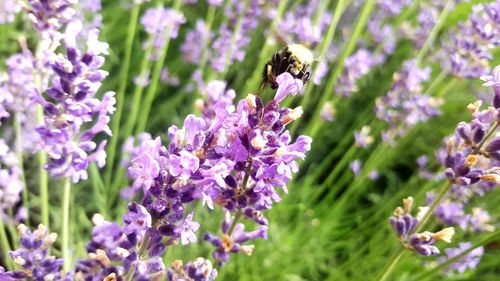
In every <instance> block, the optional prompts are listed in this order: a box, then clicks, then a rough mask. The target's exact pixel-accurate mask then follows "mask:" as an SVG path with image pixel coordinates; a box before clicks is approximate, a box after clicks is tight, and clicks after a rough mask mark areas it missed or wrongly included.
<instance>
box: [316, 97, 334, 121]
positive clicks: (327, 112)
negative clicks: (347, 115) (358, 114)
mask: <svg viewBox="0 0 500 281" xmlns="http://www.w3.org/2000/svg"><path fill="white" fill-rule="evenodd" d="M335 113H336V110H335V107H334V106H333V104H332V102H330V101H327V102H325V103H324V104H323V106H322V107H321V111H320V113H319V114H320V116H321V119H323V120H324V121H327V122H331V121H333V119H334V118H335Z"/></svg>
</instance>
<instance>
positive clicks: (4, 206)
mask: <svg viewBox="0 0 500 281" xmlns="http://www.w3.org/2000/svg"><path fill="white" fill-rule="evenodd" d="M21 176H22V171H21V168H20V167H19V161H18V159H17V156H16V155H15V154H14V153H13V152H12V151H10V149H9V147H8V146H7V144H6V143H5V141H4V140H3V139H0V219H1V220H2V221H3V222H4V223H12V222H14V221H19V220H21V219H23V217H24V215H23V213H24V212H25V209H24V208H21V209H19V210H18V212H17V215H16V217H14V218H13V217H11V215H10V213H11V212H10V211H14V208H15V207H16V205H17V203H18V202H19V201H21V198H20V195H21V192H22V191H23V188H24V183H23V181H22V178H21Z"/></svg>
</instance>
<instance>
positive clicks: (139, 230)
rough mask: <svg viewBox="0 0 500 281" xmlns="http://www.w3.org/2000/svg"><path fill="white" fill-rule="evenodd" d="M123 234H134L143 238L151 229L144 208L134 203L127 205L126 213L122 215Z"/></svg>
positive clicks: (147, 214)
mask: <svg viewBox="0 0 500 281" xmlns="http://www.w3.org/2000/svg"><path fill="white" fill-rule="evenodd" d="M123 222H124V225H125V227H124V229H123V230H124V232H125V233H126V234H131V233H136V234H139V236H143V235H144V233H145V232H146V231H147V230H148V229H149V228H151V215H150V214H149V212H148V211H147V210H146V208H144V206H141V205H139V204H136V203H130V204H129V205H128V212H127V213H126V214H125V215H123Z"/></svg>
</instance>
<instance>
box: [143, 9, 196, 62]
mask: <svg viewBox="0 0 500 281" xmlns="http://www.w3.org/2000/svg"><path fill="white" fill-rule="evenodd" d="M185 22H186V18H184V15H183V14H182V13H180V12H178V11H176V10H174V9H166V8H163V7H157V8H149V9H147V10H146V12H144V15H143V16H142V17H141V24H142V26H143V27H144V30H146V32H147V33H149V35H150V36H151V39H150V42H146V43H145V46H147V45H148V44H152V47H153V55H152V57H151V60H157V59H158V58H159V57H160V54H161V53H162V52H163V49H164V48H165V42H166V39H167V37H170V38H177V36H178V34H179V28H180V26H181V25H182V24H184V23H185Z"/></svg>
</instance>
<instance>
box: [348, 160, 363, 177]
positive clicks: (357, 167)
mask: <svg viewBox="0 0 500 281" xmlns="http://www.w3.org/2000/svg"><path fill="white" fill-rule="evenodd" d="M361 165H362V163H361V160H359V159H356V160H354V161H352V162H351V163H350V164H349V167H351V170H352V172H353V173H354V175H356V176H358V175H359V173H360V172H361Z"/></svg>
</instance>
